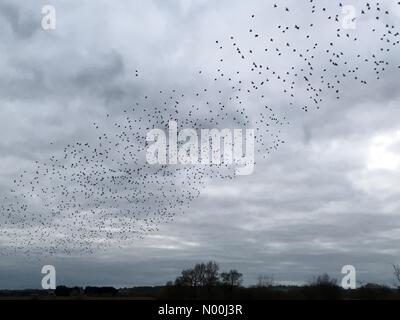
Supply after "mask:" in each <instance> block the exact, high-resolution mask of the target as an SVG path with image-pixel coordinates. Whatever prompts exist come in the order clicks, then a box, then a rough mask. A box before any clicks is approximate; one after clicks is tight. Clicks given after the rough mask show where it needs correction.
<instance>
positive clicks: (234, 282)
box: [221, 270, 243, 287]
mask: <svg viewBox="0 0 400 320" xmlns="http://www.w3.org/2000/svg"><path fill="white" fill-rule="evenodd" d="M242 277H243V274H241V273H240V272H238V271H237V270H230V271H228V272H222V273H221V279H222V283H223V284H224V285H226V286H229V287H239V286H240V285H241V284H242V281H243V279H242Z"/></svg>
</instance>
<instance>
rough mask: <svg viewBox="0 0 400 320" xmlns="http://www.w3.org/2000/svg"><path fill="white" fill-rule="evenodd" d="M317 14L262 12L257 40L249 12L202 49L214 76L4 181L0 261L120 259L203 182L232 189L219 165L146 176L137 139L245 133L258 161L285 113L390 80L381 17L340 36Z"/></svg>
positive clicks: (144, 103) (280, 8)
mask: <svg viewBox="0 0 400 320" xmlns="http://www.w3.org/2000/svg"><path fill="white" fill-rule="evenodd" d="M318 2H319V1H314V0H307V1H305V0H303V1H297V3H296V8H297V7H298V6H299V5H300V6H301V7H302V10H301V11H296V9H294V8H292V7H288V6H285V5H282V4H281V2H279V3H276V4H274V3H271V10H275V11H274V14H276V15H277V16H279V17H280V20H279V21H281V23H279V24H277V25H275V24H274V25H272V26H269V27H268V29H265V27H260V26H262V24H263V23H265V21H264V19H263V18H262V17H260V19H259V17H258V13H257V12H254V14H251V15H250V16H249V17H248V25H242V26H241V27H243V28H244V29H245V30H244V31H243V33H241V34H240V35H239V36H236V35H233V34H232V35H231V34H228V35H226V38H225V39H213V40H212V41H215V44H216V52H217V53H216V55H217V58H216V59H217V64H218V67H217V69H216V70H215V71H214V74H210V73H209V72H205V71H204V70H199V71H198V74H197V75H195V77H200V79H198V80H199V83H206V84H207V85H206V86H202V87H198V88H193V91H191V92H188V90H187V89H186V90H179V89H174V90H159V91H157V93H156V94H152V95H151V96H150V95H149V96H143V97H141V98H138V100H137V101H136V102H134V103H133V104H132V106H130V107H129V108H126V109H123V110H122V112H118V113H115V114H112V113H108V114H105V115H104V120H103V121H102V122H101V123H97V122H95V123H93V124H92V126H93V130H94V131H95V132H96V138H95V139H91V140H90V139H88V140H87V141H86V140H85V141H83V140H82V141H71V143H69V144H67V145H65V146H63V147H62V149H61V150H60V152H57V153H55V154H54V155H52V156H51V157H50V158H49V159H48V161H37V162H36V164H35V169H34V170H33V172H28V171H24V172H22V173H21V174H20V175H18V176H17V177H15V179H14V181H13V186H12V188H11V191H10V194H9V195H7V196H6V197H4V199H3V201H2V202H1V207H0V239H3V240H4V239H6V241H7V243H6V245H2V246H1V247H0V254H1V255H7V254H15V253H16V252H23V253H25V254H27V255H37V254H46V255H55V254H67V255H68V254H72V253H76V252H79V253H84V254H86V253H92V252H94V251H95V250H98V249H101V248H105V247H124V246H127V245H129V244H130V243H131V242H132V241H135V240H136V239H140V238H143V237H144V236H145V235H146V234H148V233H149V232H156V231H158V230H159V226H160V225H161V224H163V223H166V222H171V221H173V220H174V217H175V216H176V215H177V214H182V213H185V212H187V210H188V209H189V208H190V205H191V203H192V202H193V201H194V200H195V199H197V198H198V197H199V196H200V194H201V190H202V189H203V188H204V187H205V186H206V185H207V183H208V181H209V180H211V179H215V178H218V179H222V180H231V179H234V170H233V168H232V166H231V165H229V164H225V163H224V162H223V161H222V162H221V164H218V165H217V164H214V165H207V166H206V165H150V164H148V163H147V162H146V159H145V157H146V147H147V146H148V144H147V143H146V133H147V132H148V130H150V129H152V128H164V129H165V130H167V128H168V123H169V121H171V120H174V121H177V123H178V126H179V128H180V129H182V128H193V129H196V130H200V129H202V128H232V127H234V128H254V129H255V140H256V141H255V142H256V152H257V154H258V155H260V156H261V157H266V156H268V154H269V153H271V152H273V151H275V150H277V149H278V148H279V147H280V146H281V145H282V144H283V143H284V141H283V140H282V139H281V130H282V128H283V127H284V126H285V125H287V124H288V121H287V119H286V117H285V116H284V114H285V112H284V111H282V109H284V108H285V106H287V108H288V109H287V110H290V109H292V108H295V110H299V111H300V110H303V111H305V112H308V111H310V110H312V109H319V108H321V107H322V106H324V105H327V104H335V103H340V102H338V101H337V100H339V101H340V99H341V95H342V93H343V92H344V93H346V89H347V90H348V89H349V88H356V90H360V89H359V88H358V87H356V85H359V86H368V85H369V84H370V82H372V83H374V82H375V81H377V80H379V79H381V78H382V76H383V75H384V74H385V72H387V71H390V70H393V68H395V69H398V68H399V66H397V65H393V62H392V60H393V56H394V53H392V52H396V51H395V50H396V49H397V48H398V45H399V40H400V38H399V32H398V31H397V29H396V28H395V26H394V25H393V24H392V23H389V22H388V21H392V19H391V13H390V10H389V9H388V8H386V7H385V6H384V5H383V4H381V3H368V2H364V5H363V6H361V7H357V20H356V22H357V24H358V26H357V28H356V29H346V28H343V25H342V19H341V8H342V7H343V6H342V4H341V3H340V2H339V1H330V2H329V4H327V5H326V6H323V5H320V4H318ZM399 4H400V3H395V5H399ZM302 21H303V22H302ZM304 21H306V22H304ZM351 22H354V21H351ZM321 24H322V25H323V29H321ZM322 32H323V33H324V34H323V35H321V33H322ZM243 35H244V36H243ZM373 44H378V45H376V46H375V47H374V45H373ZM199 69H201V68H199ZM136 78H137V79H136ZM138 80H140V73H139V71H138V70H134V72H133V81H138ZM372 85H373V84H372ZM183 91H185V92H183ZM271 96H273V97H274V98H276V97H279V101H281V102H280V105H279V106H274V107H275V108H273V107H272V106H271V105H270V101H271ZM278 107H279V110H276V108H278ZM254 110H256V111H254ZM89 140H90V141H89ZM52 143H53V142H52ZM215 214H217V213H215ZM44 247H45V249H43V248H44ZM43 250H44V251H45V252H43Z"/></svg>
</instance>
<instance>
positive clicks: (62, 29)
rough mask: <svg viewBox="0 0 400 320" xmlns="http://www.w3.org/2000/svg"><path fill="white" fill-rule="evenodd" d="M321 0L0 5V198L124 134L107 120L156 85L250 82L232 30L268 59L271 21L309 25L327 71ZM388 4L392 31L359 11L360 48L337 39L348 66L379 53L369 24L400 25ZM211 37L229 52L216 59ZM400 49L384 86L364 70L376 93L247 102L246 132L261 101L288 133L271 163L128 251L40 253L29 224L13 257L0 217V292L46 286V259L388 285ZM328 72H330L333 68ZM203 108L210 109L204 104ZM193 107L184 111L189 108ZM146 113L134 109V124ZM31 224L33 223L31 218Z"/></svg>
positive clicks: (88, 269)
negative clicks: (69, 157) (47, 23)
mask: <svg viewBox="0 0 400 320" xmlns="http://www.w3.org/2000/svg"><path fill="white" fill-rule="evenodd" d="M314 2H315V4H316V6H317V9H316V10H317V11H318V10H319V11H318V12H317V13H315V14H311V13H310V7H311V6H312V4H310V2H309V1H303V0H301V1H279V8H278V9H277V10H278V11H274V8H273V4H274V2H273V1H261V0H250V1H240V0H220V1H212V0H150V1H146V2H143V1H136V0H135V1H128V0H126V1H125V0H123V1H118V2H110V1H105V0H100V1H88V0H83V1H68V2H67V1H61V0H54V1H30V2H29V3H26V2H24V1H20V0H18V1H8V0H0V37H1V39H2V41H1V43H0V56H1V57H0V104H1V108H0V114H1V116H0V125H1V130H2V139H1V140H0V197H1V198H3V197H7V196H9V195H10V189H11V188H13V184H12V181H13V180H14V177H16V176H18V175H19V174H21V173H22V172H24V171H27V172H28V173H29V172H33V171H34V168H35V161H39V162H45V161H47V159H49V157H50V156H51V155H53V154H57V153H59V152H61V151H62V150H63V148H64V147H65V146H66V145H67V144H69V143H72V142H74V141H83V140H84V141H86V140H87V141H91V139H95V138H96V132H95V131H94V130H93V125H92V124H93V123H100V124H101V126H102V130H105V132H107V133H108V134H112V133H114V132H116V131H115V130H116V129H115V128H114V127H113V126H112V125H110V123H109V122H110V121H111V119H107V118H105V117H104V115H105V114H108V113H110V114H112V119H113V120H114V119H119V117H121V115H122V114H123V110H124V108H126V107H127V106H132V105H134V104H135V103H136V101H139V100H140V101H143V97H144V96H147V95H148V96H151V97H156V96H157V95H156V93H158V92H159V91H160V90H163V91H168V90H174V89H176V90H177V91H179V92H184V93H188V92H196V91H197V90H199V88H203V87H205V86H209V87H212V88H214V89H216V90H218V89H222V88H223V89H224V88H225V87H226V83H224V82H218V83H212V82H213V78H214V75H215V70H216V68H218V61H219V59H220V58H221V57H222V58H223V60H224V68H225V69H224V70H227V71H226V72H227V74H228V73H229V72H232V73H233V72H234V71H235V70H240V71H241V72H242V74H243V79H246V80H251V76H252V75H251V74H249V73H248V72H247V73H246V70H247V69H246V68H245V66H244V64H243V63H242V62H241V61H240V59H239V60H238V59H237V58H236V56H235V51H234V50H231V49H230V48H228V46H229V44H228V43H229V39H230V36H231V35H234V37H235V40H236V39H238V43H239V41H240V43H241V46H242V48H252V49H253V50H254V52H257V53H255V55H256V54H258V53H259V52H262V50H263V48H264V47H263V46H265V42H267V40H265V42H262V41H257V42H256V41H255V40H254V37H252V38H251V37H249V36H248V34H249V28H252V26H254V27H255V28H256V29H257V30H258V32H259V33H260V35H267V36H266V38H268V39H269V38H270V37H273V38H274V39H276V40H275V42H279V39H281V38H282V39H283V37H284V36H283V35H282V32H281V30H280V29H277V25H280V24H282V25H286V24H289V23H290V25H291V26H293V25H295V24H296V25H300V26H304V25H306V24H309V23H311V22H312V23H314V24H315V25H316V26H318V28H317V29H313V31H312V41H314V42H316V43H319V44H320V47H322V48H320V49H321V50H319V51H318V52H316V58H315V60H314V61H313V66H314V67H315V70H316V71H315V73H316V74H318V71H317V70H320V69H321V68H322V69H323V68H324V67H325V66H326V63H327V62H326V59H324V57H326V55H325V52H326V51H325V50H326V48H328V47H329V42H330V41H333V40H335V41H336V38H335V37H336V32H335V30H333V29H332V28H331V25H330V23H331V21H330V20H329V19H327V15H326V14H325V13H324V12H322V11H321V9H322V8H323V7H325V6H326V7H328V8H329V10H328V11H329V12H334V14H333V16H334V15H335V14H339V15H340V14H341V12H340V8H339V7H338V1H327V0H326V1H324V0H321V1H317V0H316V1H314ZM332 3H334V4H335V5H336V6H334V5H333V4H332ZM343 3H344V4H349V5H354V7H355V8H356V9H357V10H358V11H357V12H359V11H360V10H361V8H362V7H363V6H365V1H351V0H348V1H343ZM46 4H50V5H53V6H54V7H55V9H56V21H57V24H56V29H55V30H44V29H43V28H42V26H41V20H42V18H43V14H42V13H41V10H42V7H43V6H44V5H46ZM373 5H375V4H373ZM381 6H382V7H384V8H385V9H387V10H390V14H389V15H387V16H386V17H385V19H384V20H383V21H382V20H380V21H376V19H375V16H374V15H371V16H360V19H359V20H358V19H357V26H356V29H354V30H350V31H347V32H349V33H350V34H351V38H353V37H357V38H358V41H348V42H343V43H341V44H340V49H338V50H339V51H342V52H344V53H345V54H346V57H349V58H348V61H349V64H350V65H353V64H356V63H358V60H357V59H356V58H355V57H356V55H357V54H361V55H366V56H368V57H370V56H371V55H372V54H373V53H374V52H379V49H380V48H381V46H382V41H381V40H380V39H379V36H377V35H376V34H372V33H371V28H372V25H374V26H376V28H377V29H378V31H377V34H379V30H381V29H379V28H383V27H382V26H383V25H385V24H396V22H399V18H400V6H398V5H397V1H390V0H385V1H382V2H381ZM286 7H288V8H290V12H289V13H285V10H283V8H286ZM335 10H336V11H335ZM252 14H255V19H256V20H252V18H251V15H252ZM253 21H255V22H253ZM332 30H333V32H332ZM288 37H289V38H288V39H290V41H291V44H292V46H293V45H296V47H297V48H306V41H305V40H300V39H298V38H297V37H296V36H288ZM285 39H287V38H285ZM217 40H218V41H220V42H219V43H223V46H224V48H225V47H226V48H227V49H226V50H222V53H221V51H219V50H218V45H217V46H216V41H217ZM282 41H284V40H282ZM285 41H286V40H285ZM288 41H289V40H288ZM325 46H327V47H325ZM274 49H275V48H274V46H272V45H271V50H274ZM397 50H398V49H396V48H395V47H393V50H391V51H388V52H382V51H381V52H380V53H379V54H380V57H382V60H384V61H388V62H390V65H388V66H386V67H385V70H384V72H382V73H381V74H380V79H379V80H377V79H376V74H375V73H374V70H373V67H374V65H373V63H372V59H371V61H370V62H369V63H366V64H361V67H360V70H358V71H357V73H359V74H360V76H362V78H363V79H367V82H368V85H362V84H360V82H359V81H354V82H346V83H345V84H344V85H343V88H341V97H340V99H337V98H336V95H335V94H332V93H331V92H330V91H327V92H324V93H323V94H321V95H322V96H323V102H321V103H319V104H318V105H319V109H317V108H314V107H310V109H309V110H308V112H304V110H302V106H303V105H304V101H306V99H308V96H307V94H306V93H305V87H304V85H299V88H296V96H295V99H294V100H295V101H294V104H293V105H289V103H288V100H287V97H286V95H284V94H282V90H281V89H282V86H281V84H280V83H279V82H278V81H273V80H271V83H270V84H269V87H268V89H266V91H265V95H266V98H265V100H263V101H261V100H260V99H259V98H256V95H251V96H246V98H244V99H243V101H245V105H246V114H247V115H248V116H249V118H250V119H251V120H252V123H254V122H255V121H257V119H258V118H257V117H258V116H259V113H260V110H261V109H263V108H264V105H265V103H267V104H268V106H269V107H271V108H272V109H273V110H274V114H275V115H276V116H277V117H278V118H279V119H283V118H285V119H286V120H285V125H284V126H282V128H281V127H279V128H273V129H272V130H275V131H274V132H275V133H276V134H279V138H280V139H281V140H284V141H285V143H282V144H281V145H280V146H279V148H277V149H276V150H275V149H274V151H273V152H270V153H268V154H266V153H265V151H261V152H259V153H258V154H257V155H256V165H255V168H254V172H253V174H251V175H248V176H237V177H235V178H234V179H229V180H226V179H212V178H210V179H206V181H205V183H204V186H203V188H202V190H201V193H200V195H199V197H197V198H196V199H194V200H193V201H191V202H190V205H189V206H188V207H187V208H186V209H185V210H183V211H179V212H178V213H177V214H176V215H175V218H174V220H173V221H170V222H165V223H161V224H160V225H159V227H158V229H157V230H156V231H152V232H149V233H147V234H146V235H145V236H144V237H143V238H138V239H136V238H135V239H133V240H132V241H130V242H126V243H125V242H124V243H123V245H117V243H116V242H112V241H111V242H110V243H108V246H107V248H102V249H96V250H94V251H93V252H90V253H88V252H86V251H82V250H80V249H79V248H74V250H72V251H71V252H69V254H66V253H65V251H63V250H62V248H56V251H55V252H52V253H51V254H49V252H46V251H48V250H49V247H51V243H48V242H52V238H51V237H49V238H48V239H47V240H46V238H44V239H40V241H39V240H38V241H39V242H36V243H35V247H34V248H33V247H32V248H31V247H30V246H31V245H30V244H29V242H27V241H26V240H24V238H23V235H22V234H23V231H24V228H26V224H24V223H21V222H20V223H18V224H17V225H14V228H16V230H19V231H21V232H22V233H21V238H20V239H15V238H13V239H12V244H13V245H17V246H18V245H19V246H20V247H19V248H18V250H11V251H8V249H9V246H10V243H11V240H10V238H8V236H7V232H1V231H4V230H5V229H6V224H5V222H4V221H5V220H4V212H3V213H2V214H3V217H2V219H1V220H0V221H1V222H2V225H0V249H1V250H0V288H15V289H19V288H38V287H40V283H41V279H42V275H41V273H40V271H41V268H42V266H43V265H48V264H50V265H54V266H55V267H56V270H57V284H65V285H79V286H86V285H113V286H115V287H127V286H134V285H161V284H164V283H165V282H166V281H168V280H173V279H174V278H175V277H176V276H178V275H179V273H180V271H181V270H182V269H184V268H187V267H190V266H193V265H194V264H195V263H197V262H205V261H209V260H215V261H217V262H218V263H219V265H220V268H221V270H229V269H238V270H239V271H240V272H242V273H243V275H244V283H245V284H247V285H250V284H254V283H256V281H257V277H258V276H259V275H261V274H264V275H270V276H273V278H274V280H275V281H276V282H277V283H283V284H302V283H307V282H309V281H311V280H312V279H313V277H315V276H317V275H319V274H322V273H324V272H327V273H329V274H330V275H332V276H333V277H334V278H337V279H339V280H340V278H341V273H340V272H341V269H342V266H344V265H354V267H355V268H356V270H357V280H358V281H360V282H361V283H367V282H380V283H385V284H388V285H392V284H393V281H394V279H393V276H392V273H393V272H392V264H393V263H399V264H400V249H399V246H398V241H400V216H399V209H400V201H399V199H400V198H399V195H400V185H399V183H398V182H399V181H400V180H399V178H400V126H399V123H398V119H399V117H400V111H399V108H398V106H399V102H400V91H399V90H398V79H399V72H400V71H399V68H398V66H399V65H400V58H399V57H400V55H399V54H398V53H396V52H397ZM221 55H222V56H221ZM257 59H262V58H261V53H260V56H257ZM261 61H262V63H263V64H265V65H267V64H268V65H271V66H273V68H274V70H276V71H277V72H280V73H283V72H284V71H286V70H287V69H288V68H290V67H292V66H295V67H296V68H302V66H303V64H304V65H305V63H304V62H303V61H301V60H299V59H297V58H294V56H290V55H289V56H288V58H287V59H281V58H279V57H276V56H273V57H271V59H270V60H268V59H267V60H265V61H264V60H261ZM371 65H372V67H371ZM327 69H328V71H327V72H326V74H327V75H328V76H327V77H328V78H329V77H332V76H333V74H334V71H332V70H333V69H332V68H331V67H330V66H329V65H328V66H327ZM136 70H137V71H138V72H137V73H138V76H137V77H136ZM199 70H202V73H201V74H199ZM247 71H248V70H247ZM318 75H319V74H318ZM210 82H211V83H210ZM157 99H159V98H154V100H152V101H153V102H154V101H155V103H156V102H157ZM207 99H210V101H211V100H213V99H217V98H216V97H215V95H213V93H210V96H209V97H207ZM185 103H186V104H188V105H189V103H191V102H190V101H189V98H187V99H186V100H185V99H183V101H182V102H181V104H182V105H183V107H184V106H185ZM227 103H228V104H229V102H227ZM231 112H233V111H232V110H231ZM145 114H146V110H144V109H141V108H140V107H138V108H136V109H135V111H134V113H133V115H132V117H135V116H136V117H140V116H144V115H145ZM184 120H185V119H184V117H183V116H182V122H184ZM116 121H117V120H116ZM50 142H51V144H50ZM264 156H266V157H264ZM182 188H184V187H182ZM22 192H23V191H22ZM149 207H150V208H151V204H149ZM25 219H27V220H29V219H31V217H30V216H29V214H28V215H27V216H26V217H25ZM59 221H60V223H61V224H62V223H68V220H67V219H65V220H64V219H63V218H62V217H61V218H60V220H59ZM2 229H3V230H2ZM96 240H98V239H96ZM18 241H19V243H18ZM31 249H32V252H30V250H31Z"/></svg>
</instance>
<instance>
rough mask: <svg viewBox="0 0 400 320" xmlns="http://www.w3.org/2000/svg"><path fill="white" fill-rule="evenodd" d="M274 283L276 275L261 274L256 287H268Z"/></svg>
mask: <svg viewBox="0 0 400 320" xmlns="http://www.w3.org/2000/svg"><path fill="white" fill-rule="evenodd" d="M273 285H274V276H272V275H271V276H268V275H266V274H261V275H259V276H258V278H257V285H256V287H259V288H266V287H272V286H273Z"/></svg>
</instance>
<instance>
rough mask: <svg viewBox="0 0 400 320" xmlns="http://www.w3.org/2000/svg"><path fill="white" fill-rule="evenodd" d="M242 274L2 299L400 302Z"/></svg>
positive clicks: (192, 272) (364, 291)
mask: <svg viewBox="0 0 400 320" xmlns="http://www.w3.org/2000/svg"><path fill="white" fill-rule="evenodd" d="M393 267H394V270H395V271H394V275H395V276H396V278H397V279H398V280H399V283H400V268H398V267H396V266H393ZM242 282H243V275H242V273H240V272H239V271H237V270H235V269H232V270H229V271H223V272H220V270H219V266H218V264H217V263H216V262H215V261H209V262H207V263H197V264H196V265H195V266H194V267H193V268H189V269H185V270H183V271H182V272H181V274H180V275H178V276H177V278H176V279H175V280H174V281H168V282H167V283H166V285H164V286H155V287H133V288H120V289H116V288H114V287H93V286H88V287H86V288H82V287H66V286H58V287H57V288H56V289H55V290H20V291H10V290H0V298H1V297H11V296H13V297H30V298H33V299H35V298H41V297H43V298H45V299H49V298H50V299H52V298H53V299H56V298H64V299H101V298H111V299H116V298H119V299H163V300H202V299H210V300H214V299H215V300H216V299H233V300H235V299H243V300H258V299H268V300H318V299H329V300H342V299H363V300H364V299H365V300H373V299H390V300H392V299H393V300H394V299H396V300H397V299H400V287H399V288H391V287H387V286H383V285H379V284H365V285H362V286H360V287H359V288H357V289H353V290H345V289H343V288H342V287H340V286H338V284H337V281H336V280H335V279H332V278H331V277H330V276H329V275H328V274H322V275H320V276H317V277H316V278H314V280H313V281H311V282H310V283H309V284H307V285H303V286H283V285H277V284H275V283H274V280H273V277H271V276H266V275H261V276H259V277H258V281H257V284H255V285H253V286H248V287H245V286H242Z"/></svg>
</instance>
